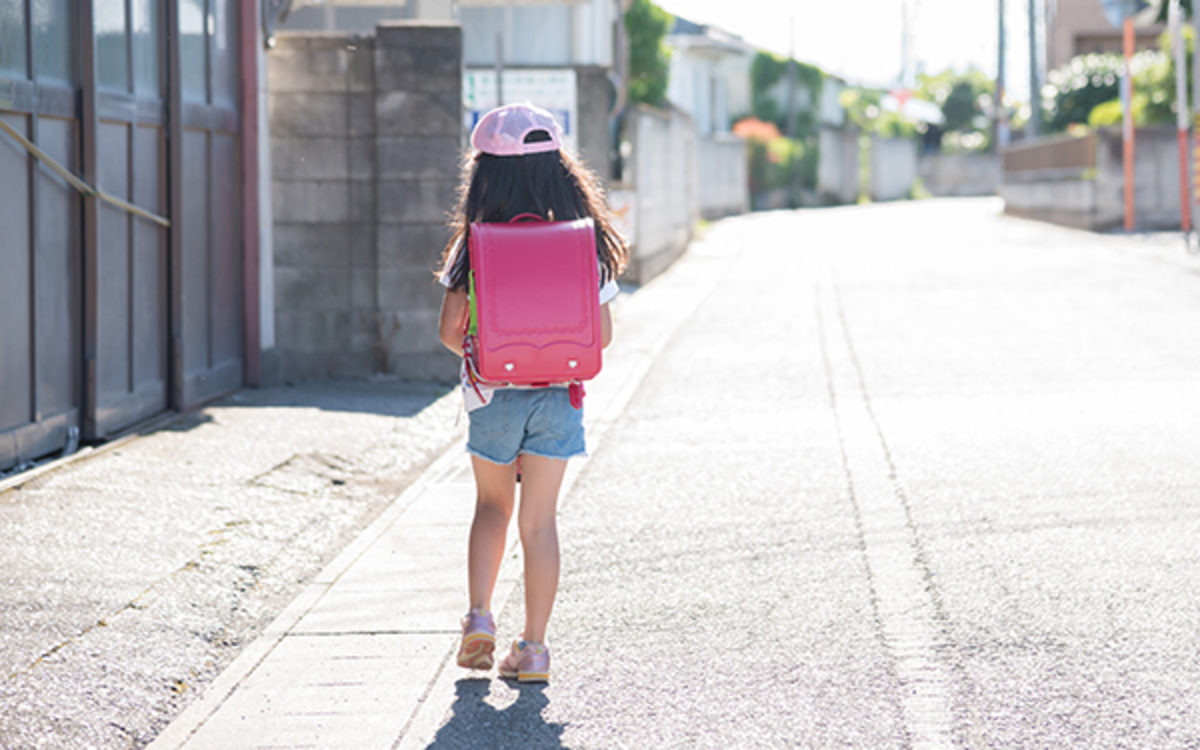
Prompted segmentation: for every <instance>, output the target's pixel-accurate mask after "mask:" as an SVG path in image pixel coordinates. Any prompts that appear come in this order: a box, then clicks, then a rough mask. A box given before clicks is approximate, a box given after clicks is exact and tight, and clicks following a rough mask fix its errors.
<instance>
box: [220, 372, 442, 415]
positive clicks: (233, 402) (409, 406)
mask: <svg viewBox="0 0 1200 750" xmlns="http://www.w3.org/2000/svg"><path fill="white" fill-rule="evenodd" d="M452 387H453V386H452V385H449V384H446V383H433V382H407V381H399V380H326V381H314V382H306V383H298V384H296V385H285V386H278V387H275V388H247V389H244V390H241V391H238V392H237V393H234V394H233V395H230V396H227V397H225V398H223V399H221V400H220V401H217V402H215V403H214V404H213V406H224V407H230V406H232V407H308V408H313V409H320V410H322V411H343V412H358V413H362V414H378V415H380V416H387V417H415V416H416V415H418V414H420V413H421V412H422V411H424V410H425V409H426V408H427V407H429V406H430V405H432V404H433V403H434V402H435V401H437V400H438V399H439V398H441V397H442V396H444V395H446V394H447V393H448V392H449V391H450V390H451V389H452Z"/></svg>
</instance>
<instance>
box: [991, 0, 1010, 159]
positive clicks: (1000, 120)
mask: <svg viewBox="0 0 1200 750" xmlns="http://www.w3.org/2000/svg"><path fill="white" fill-rule="evenodd" d="M997 3H998V4H999V6H1000V51H999V54H998V55H997V57H998V58H999V59H998V65H997V68H996V133H995V138H994V139H993V143H994V148H995V149H996V153H1000V149H1002V148H1004V147H1005V146H1007V145H1008V113H1007V112H1005V111H1004V44H1005V39H1004V0H997Z"/></svg>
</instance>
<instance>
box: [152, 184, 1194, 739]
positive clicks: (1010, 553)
mask: <svg viewBox="0 0 1200 750" xmlns="http://www.w3.org/2000/svg"><path fill="white" fill-rule="evenodd" d="M999 208H1000V204H999V203H998V202H997V201H995V200H957V201H926V202H920V203H899V204H890V205H882V206H868V207H853V208H838V209H827V210H810V211H800V212H777V213H771V214H759V215H753V216H747V217H739V218H735V219H730V220H726V221H722V222H717V223H715V224H714V225H713V226H712V227H711V228H710V229H709V231H708V233H707V235H706V236H705V238H704V239H703V241H701V242H698V243H696V244H695V245H694V246H693V249H692V251H691V252H690V253H689V255H688V256H686V257H685V258H684V259H683V260H682V261H681V262H680V263H679V264H678V265H677V266H676V267H675V268H674V269H672V270H671V271H670V272H669V273H668V274H666V275H665V276H664V277H662V278H660V279H659V280H656V281H655V282H653V283H652V284H650V285H649V286H647V287H645V288H643V289H641V290H640V291H638V292H637V293H636V294H634V295H631V296H628V297H626V298H623V299H622V300H621V303H620V306H619V309H618V315H617V336H618V342H617V344H616V345H615V347H614V349H613V350H612V352H611V356H610V357H609V359H608V361H607V364H606V368H605V372H604V373H603V374H602V376H601V378H600V379H598V380H597V381H596V383H595V385H594V387H593V388H592V391H591V394H590V395H589V397H588V399H589V400H588V410H589V411H588V420H589V423H590V424H591V428H592V432H591V435H590V439H591V441H592V444H591V449H592V456H591V458H589V459H588V460H587V461H586V462H575V463H574V464H573V468H572V470H571V472H570V475H569V480H570V485H569V487H568V489H567V491H566V494H565V496H564V498H563V502H562V505H561V512H560V529H559V531H560V537H561V540H562V546H563V570H562V583H561V588H560V593H559V600H558V604H557V608H556V611H555V614H554V618H553V620H552V623H551V633H550V639H551V640H550V643H551V650H552V655H553V662H552V674H551V682H550V684H549V685H548V686H544V687H541V686H517V685H514V684H510V683H506V682H503V681H500V680H498V679H497V678H496V677H495V674H494V673H492V674H486V675H485V674H478V673H476V674H472V673H467V672H461V671H460V670H458V669H457V668H455V667H454V666H453V664H452V663H451V656H452V653H453V649H454V646H455V635H454V628H455V623H454V620H455V619H456V617H457V615H458V614H460V612H459V610H461V609H462V605H461V601H460V597H461V592H462V581H461V579H460V578H459V576H460V575H461V570H462V560H461V549H462V547H461V546H460V544H459V543H458V542H455V541H453V540H454V539H460V538H461V539H462V540H463V544H465V535H464V533H465V532H464V530H465V523H467V522H468V521H469V505H470V492H471V489H470V482H469V476H468V475H467V474H466V473H464V469H465V461H464V460H463V459H462V455H461V452H460V449H459V448H458V447H455V448H454V449H452V450H451V451H450V452H448V453H446V454H445V455H444V456H443V457H442V458H441V459H439V460H438V461H435V462H434V464H433V466H432V468H431V469H429V470H428V471H426V472H425V473H424V474H422V476H421V477H420V478H419V479H418V480H417V481H416V482H415V483H414V484H413V485H411V486H410V487H409V488H408V489H407V490H406V491H405V494H403V495H401V499H400V500H399V501H397V502H396V503H394V504H393V506H392V508H391V509H389V510H388V511H387V512H385V513H384V515H383V516H381V517H380V519H379V520H378V521H377V522H376V523H375V525H373V526H372V527H371V528H369V529H368V530H367V531H366V532H365V533H364V534H363V535H362V536H360V537H359V539H358V540H357V541H355V542H354V543H353V544H352V545H351V547H350V548H349V549H348V550H347V551H346V552H345V553H343V555H342V556H341V557H340V558H339V559H338V560H336V561H334V563H333V564H331V565H330V566H329V567H328V568H327V569H326V570H325V572H324V573H322V574H321V575H319V576H317V578H316V580H315V581H314V582H313V583H312V584H311V585H310V586H309V588H308V589H307V590H306V591H305V592H304V593H303V594H302V595H301V596H300V598H298V599H297V600H296V601H295V602H294V603H293V605H292V607H290V608H289V609H288V610H287V611H286V612H285V613H284V614H283V615H281V616H280V618H279V619H278V620H276V622H275V624H274V625H272V626H270V627H268V628H267V629H266V631H265V633H264V634H263V635H262V636H261V637H260V638H259V639H258V640H256V641H255V642H254V643H253V644H252V645H251V646H249V647H248V648H247V649H246V650H245V651H244V652H243V654H242V656H241V657H239V658H238V659H237V660H236V661H235V662H234V664H233V665H231V666H230V667H229V668H228V669H226V670H225V672H223V673H222V675H221V677H219V678H218V679H217V680H216V682H214V683H213V684H212V685H210V686H209V687H208V688H207V690H206V691H205V693H204V695H203V697H202V699H200V700H198V701H195V702H193V703H192V705H191V708H189V709H188V710H187V711H186V712H185V713H184V714H183V715H182V716H181V717H179V718H178V719H176V721H175V722H174V723H172V724H171V726H170V727H168V729H167V730H166V732H164V733H163V734H162V735H161V736H160V738H159V742H158V743H157V744H156V745H155V747H179V746H181V745H183V746H187V747H191V748H199V747H221V748H227V747H266V746H270V747H355V748H374V747H384V748H390V747H397V748H411V747H428V746H433V747H437V748H477V747H489V748H490V747H512V748H554V747H571V748H621V747H625V748H659V747H672V748H675V747H678V748H693V747H713V748H728V747H739V748H740V747H796V746H799V747H819V748H825V747H869V748H903V747H914V748H933V747H971V748H978V747H1004V748H1008V747H1053V748H1060V747H1079V748H1109V747H1136V748H1175V747H1178V748H1188V747H1197V746H1198V745H1200V703H1198V702H1197V701H1196V698H1195V696H1196V695H1198V694H1200V658H1198V657H1200V601H1198V598H1197V597H1196V595H1195V593H1194V591H1193V586H1192V582H1193V581H1195V580H1197V578H1198V577H1200V544H1198V539H1197V537H1198V532H1200V503H1198V502H1197V500H1198V498H1200V491H1198V490H1200V460H1197V458H1196V455H1197V452H1198V451H1200V263H1198V262H1197V261H1195V260H1193V259H1191V258H1189V257H1187V256H1186V255H1185V254H1184V247H1183V243H1182V241H1181V240H1179V239H1178V238H1177V237H1170V236H1166V235H1150V236H1145V235H1139V236H1133V237H1124V236H1106V235H1095V234H1089V233H1083V232H1075V231H1071V230H1065V229H1060V228H1056V227H1052V226H1048V225H1044V224H1038V223H1033V222H1026V221H1020V220H1014V219H1007V218H1004V217H1002V216H1000V215H999ZM447 550H453V552H452V553H451V552H448V551H447ZM416 570H423V571H426V572H427V577H426V578H422V579H420V580H417V578H419V576H417V577H414V573H413V571H416ZM518 570H519V560H518V559H517V558H516V557H512V558H510V559H509V562H508V565H507V567H506V568H505V570H504V573H503V575H502V579H503V580H502V590H503V592H504V594H505V597H504V600H503V608H502V611H501V614H500V618H499V626H500V641H501V643H504V642H505V641H506V640H507V639H509V638H512V637H513V636H515V635H516V634H517V631H518V630H519V628H520V626H521V589H520V582H519V579H518V576H517V575H516V571H518ZM499 603H500V602H498V604H499Z"/></svg>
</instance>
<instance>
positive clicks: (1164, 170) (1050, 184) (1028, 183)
mask: <svg viewBox="0 0 1200 750" xmlns="http://www.w3.org/2000/svg"><path fill="white" fill-rule="evenodd" d="M1087 137H1088V138H1095V139H1096V148H1095V152H1094V154H1095V156H1094V162H1093V163H1091V164H1089V165H1088V166H1087V168H1080V169H1073V170H1065V169H1045V170H1025V171H1015V172H1006V173H1004V175H1003V181H1002V183H1001V185H1000V190H999V192H1000V195H1001V197H1003V198H1004V211H1005V213H1008V214H1012V215H1014V216H1022V217H1025V218H1030V219H1039V220H1042V221H1050V222H1053V223H1056V224H1062V225H1065V226H1071V227H1077V228H1081V229H1091V230H1110V229H1117V228H1120V227H1122V226H1123V225H1124V220H1125V173H1124V166H1123V164H1124V157H1123V144H1122V136H1121V129H1120V127H1119V126H1118V127H1112V128H1104V129H1101V130H1097V131H1096V132H1095V133H1094V134H1092V135H1089V136H1087ZM1048 143H1049V145H1054V144H1053V142H1052V141H1051V139H1041V140H1040V142H1034V143H1032V144H1025V143H1018V144H1014V145H1013V146H1010V147H1009V149H1008V150H1007V151H1006V154H1008V153H1011V152H1014V151H1020V150H1022V149H1029V148H1039V147H1042V148H1044V147H1045V146H1046V145H1047V144H1048ZM1063 143H1066V142H1065V141H1064V142H1063ZM1135 146H1136V150H1135V154H1134V214H1135V227H1136V228H1137V229H1138V230H1173V229H1178V228H1179V226H1180V224H1181V219H1182V217H1181V216H1180V199H1179V152H1178V142H1177V140H1176V133H1175V129H1174V128H1138V131H1137V140H1136V141H1135ZM1047 161H1048V162H1050V163H1053V160H1052V158H1047Z"/></svg>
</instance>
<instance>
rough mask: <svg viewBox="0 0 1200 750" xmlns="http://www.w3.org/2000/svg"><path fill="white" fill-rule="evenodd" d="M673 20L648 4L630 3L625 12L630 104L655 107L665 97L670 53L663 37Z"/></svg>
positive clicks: (647, 0) (648, 1)
mask: <svg viewBox="0 0 1200 750" xmlns="http://www.w3.org/2000/svg"><path fill="white" fill-rule="evenodd" d="M673 19H674V17H673V16H672V15H671V14H670V13H668V12H666V11H665V10H663V9H662V8H660V7H658V6H657V5H655V4H654V3H653V2H651V0H633V5H632V6H630V8H629V10H628V11H626V12H625V31H626V33H627V34H628V35H629V82H628V84H627V86H628V91H629V100H630V101H631V102H642V103H645V104H652V105H655V106H658V105H660V104H662V103H663V101H664V100H665V99H666V96H667V77H668V75H669V69H670V64H671V51H670V50H669V49H667V46H666V45H665V44H663V37H665V36H666V35H667V31H668V30H669V29H670V28H671V22H672V20H673Z"/></svg>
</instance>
